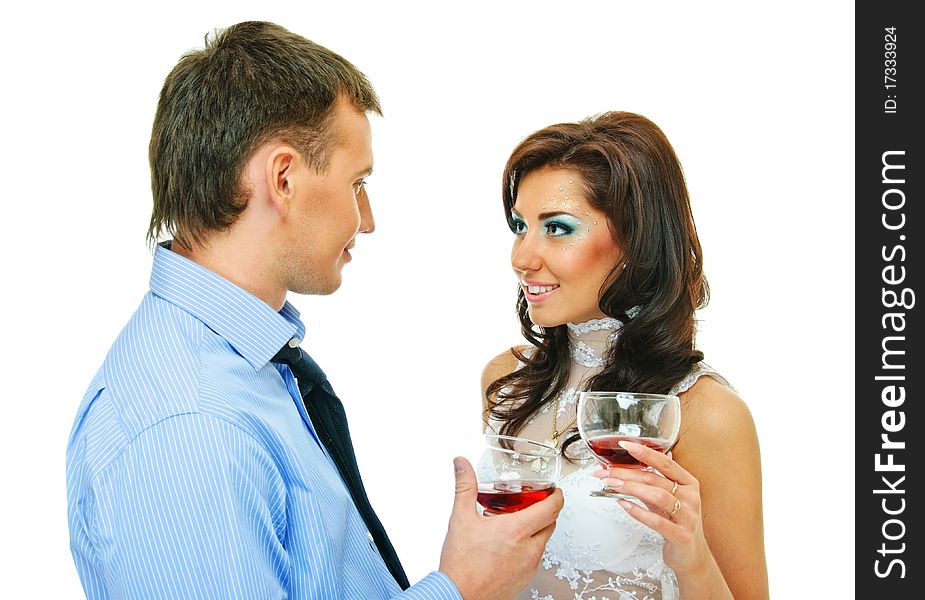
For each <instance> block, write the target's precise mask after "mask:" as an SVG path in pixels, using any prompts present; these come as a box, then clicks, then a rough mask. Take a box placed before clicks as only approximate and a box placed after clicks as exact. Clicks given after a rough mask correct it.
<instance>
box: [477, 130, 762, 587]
mask: <svg viewBox="0 0 925 600" xmlns="http://www.w3.org/2000/svg"><path fill="white" fill-rule="evenodd" d="M503 197H504V210H505V216H506V217H507V220H508V225H509V226H510V228H511V230H512V231H513V232H514V234H515V238H514V246H513V250H512V253H511V265H512V266H513V267H514V271H515V272H516V274H517V277H518V279H519V280H520V287H519V291H518V300H517V312H518V314H519V316H520V321H521V326H522V332H523V335H524V337H525V338H526V339H527V341H528V342H529V345H526V346H522V347H519V348H512V349H511V350H508V351H506V352H504V353H502V354H501V355H499V356H498V357H496V358H495V359H493V360H492V361H491V362H489V363H488V365H487V366H486V367H485V371H484V373H483V375H482V386H483V389H484V391H485V394H484V402H485V403H484V421H485V425H486V429H487V430H492V431H495V432H499V433H505V434H511V435H519V436H522V437H527V438H531V439H535V440H538V441H546V442H547V443H549V444H553V445H556V446H558V447H560V448H562V450H563V453H564V456H565V457H566V459H567V460H566V461H565V464H564V465H563V470H562V478H561V480H560V482H559V486H560V487H561V488H562V490H563V492H564V493H565V499H566V500H565V508H564V509H563V511H562V513H561V514H560V515H559V520H558V523H557V527H556V531H555V533H554V534H553V537H552V538H551V539H550V541H549V543H548V544H547V547H546V552H545V554H544V556H543V561H542V565H541V567H540V569H539V570H538V572H537V574H536V576H535V577H534V579H533V581H532V582H531V584H530V586H528V588H527V589H526V590H524V592H523V593H522V594H521V596H520V597H522V598H532V599H547V598H593V597H596V598H602V597H607V598H620V599H621V600H624V599H629V598H632V599H634V600H641V599H643V598H651V599H661V600H667V599H670V598H678V597H682V598H684V600H694V599H700V598H703V599H708V600H717V599H721V598H733V597H735V598H737V599H742V598H767V597H768V584H767V567H766V563H765V556H764V539H763V524H762V509H761V465H760V458H759V452H758V440H757V436H756V433H755V426H754V422H753V420H752V417H751V414H750V413H749V411H748V409H747V408H746V406H745V404H744V403H743V402H742V400H741V399H740V398H739V397H738V396H737V395H736V393H735V391H733V389H732V388H731V387H730V386H729V384H728V383H727V382H726V380H725V379H724V378H723V377H721V376H720V375H719V374H718V373H716V372H715V371H713V370H712V369H710V368H709V367H708V366H707V365H705V364H704V363H703V362H702V360H703V353H702V352H700V351H698V350H697V349H696V347H695V345H694V332H695V322H694V311H695V310H696V309H698V308H702V307H703V306H704V305H705V304H706V302H707V299H708V288H707V282H706V280H705V279H704V276H703V271H702V257H701V250H700V242H699V241H698V239H697V233H696V230H695V228H694V221H693V217H692V215H691V209H690V202H689V199H688V195H687V188H686V185H685V182H684V176H683V173H682V171H681V166H680V164H679V162H678V159H677V157H676V156H675V153H674V150H673V148H672V147H671V144H670V143H669V142H668V140H667V139H666V138H665V136H664V134H663V133H662V131H661V130H660V129H659V128H658V127H657V126H656V125H655V124H654V123H652V122H651V121H649V120H648V119H646V118H644V117H642V116H639V115H636V114H632V113H626V112H610V113H605V114H603V115H599V116H597V117H595V118H591V119H587V120H584V121H582V122H580V123H564V124H560V125H553V126H550V127H547V128H545V129H542V130H540V131H538V132H536V133H534V134H533V135H531V136H529V137H528V138H526V139H525V140H524V141H523V142H521V144H520V145H519V146H518V147H517V148H516V149H515V150H514V152H513V154H512V155H511V158H510V159H509V160H508V163H507V165H506V166H505V169H504V177H503ZM588 389H591V390H627V391H639V392H650V393H672V394H678V395H679V396H680V398H681V406H682V409H681V410H682V425H681V434H680V437H679V441H678V443H677V445H676V446H675V447H674V449H673V451H672V452H671V455H670V456H666V455H664V454H660V453H658V452H656V451H654V450H651V449H648V448H645V447H643V446H639V445H630V446H628V447H627V449H628V450H629V451H630V453H631V454H632V455H633V456H635V457H637V458H638V459H640V460H641V461H642V462H643V463H646V464H648V465H650V466H651V467H653V468H655V469H656V470H657V472H651V471H646V470H641V469H622V468H611V469H609V470H601V468H600V466H599V464H598V463H597V462H596V461H595V460H594V459H593V457H592V456H591V454H590V452H589V451H588V449H587V446H586V445H585V444H584V443H583V442H581V440H580V438H579V436H578V432H577V428H576V427H575V414H576V413H575V409H576V404H577V393H576V391H578V390H588ZM601 480H603V481H601ZM604 484H609V485H610V486H611V487H619V488H621V491H623V492H625V493H627V494H629V495H632V496H635V497H637V498H639V499H640V500H642V503H632V502H627V501H626V500H619V501H615V500H612V499H606V498H596V497H590V496H589V492H590V491H592V490H594V489H598V488H600V487H603V485H604Z"/></svg>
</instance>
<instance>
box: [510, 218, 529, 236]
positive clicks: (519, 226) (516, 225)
mask: <svg viewBox="0 0 925 600" xmlns="http://www.w3.org/2000/svg"><path fill="white" fill-rule="evenodd" d="M510 227H511V231H512V232H513V233H514V234H515V235H520V234H521V233H524V232H525V231H527V222H526V221H524V220H523V219H521V218H520V217H518V216H516V215H511V220H510Z"/></svg>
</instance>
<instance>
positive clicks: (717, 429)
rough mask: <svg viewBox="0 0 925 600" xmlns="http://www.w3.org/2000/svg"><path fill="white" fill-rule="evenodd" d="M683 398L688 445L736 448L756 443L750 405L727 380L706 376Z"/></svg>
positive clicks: (700, 378) (697, 381)
mask: <svg viewBox="0 0 925 600" xmlns="http://www.w3.org/2000/svg"><path fill="white" fill-rule="evenodd" d="M680 395H681V402H682V412H683V422H684V425H683V429H684V433H685V437H686V438H687V440H688V441H689V442H691V441H697V442H699V443H705V444H709V445H714V444H722V445H726V444H733V445H735V444H737V443H742V442H753V441H756V432H755V422H754V419H753V418H752V414H751V411H750V410H749V408H748V405H747V404H746V403H745V401H744V400H742V398H741V397H740V396H739V394H738V393H737V392H736V391H735V390H734V389H732V388H731V387H730V386H729V385H728V384H727V383H726V382H725V380H724V379H721V378H720V379H717V378H714V377H712V376H709V374H704V376H701V377H698V378H697V380H696V381H695V382H694V383H693V385H691V386H690V387H689V388H688V389H687V391H685V392H682V393H681V394H680Z"/></svg>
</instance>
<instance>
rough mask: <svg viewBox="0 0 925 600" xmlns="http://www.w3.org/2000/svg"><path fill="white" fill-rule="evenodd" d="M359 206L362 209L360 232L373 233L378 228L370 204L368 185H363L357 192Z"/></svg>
mask: <svg viewBox="0 0 925 600" xmlns="http://www.w3.org/2000/svg"><path fill="white" fill-rule="evenodd" d="M357 207H358V208H359V209H360V233H372V232H373V231H375V230H376V220H375V219H374V218H373V209H372V208H371V207H370V205H369V194H367V193H366V186H363V187H362V188H361V189H360V193H359V194H357Z"/></svg>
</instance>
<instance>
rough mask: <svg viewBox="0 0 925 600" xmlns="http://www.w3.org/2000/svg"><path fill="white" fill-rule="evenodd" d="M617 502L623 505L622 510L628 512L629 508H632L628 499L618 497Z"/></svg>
mask: <svg viewBox="0 0 925 600" xmlns="http://www.w3.org/2000/svg"><path fill="white" fill-rule="evenodd" d="M617 502H619V503H620V506H622V507H623V510H625V511H627V512H629V510H630V509H631V508H633V503H632V502H630V501H629V500H624V499H623V498H620V499H619V500H617Z"/></svg>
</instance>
